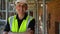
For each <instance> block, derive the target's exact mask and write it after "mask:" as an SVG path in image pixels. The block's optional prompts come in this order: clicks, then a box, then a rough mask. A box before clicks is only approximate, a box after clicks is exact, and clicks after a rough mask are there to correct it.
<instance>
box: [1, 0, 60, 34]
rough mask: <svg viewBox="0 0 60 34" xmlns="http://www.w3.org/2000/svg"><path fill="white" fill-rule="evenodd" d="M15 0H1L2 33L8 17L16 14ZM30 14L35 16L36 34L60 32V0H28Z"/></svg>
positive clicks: (59, 33) (58, 33) (55, 33)
mask: <svg viewBox="0 0 60 34" xmlns="http://www.w3.org/2000/svg"><path fill="white" fill-rule="evenodd" d="M14 1H15V0H0V34H3V31H4V28H5V25H6V24H7V20H8V17H10V16H13V15H15V14H16V10H15V6H14ZM27 4H28V10H27V12H28V15H32V16H33V17H34V18H35V34H60V0H27Z"/></svg>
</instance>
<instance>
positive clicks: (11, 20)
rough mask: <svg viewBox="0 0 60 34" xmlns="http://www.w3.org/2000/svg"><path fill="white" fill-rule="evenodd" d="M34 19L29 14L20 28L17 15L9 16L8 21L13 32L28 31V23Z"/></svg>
mask: <svg viewBox="0 0 60 34" xmlns="http://www.w3.org/2000/svg"><path fill="white" fill-rule="evenodd" d="M32 19H33V17H31V16H27V17H26V19H24V20H23V21H22V23H21V25H20V28H19V29H18V21H17V19H16V15H14V16H11V17H9V19H8V21H9V24H10V30H11V31H12V32H26V30H27V28H28V25H29V23H30V21H31V20H32Z"/></svg>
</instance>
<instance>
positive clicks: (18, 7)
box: [16, 2, 27, 14]
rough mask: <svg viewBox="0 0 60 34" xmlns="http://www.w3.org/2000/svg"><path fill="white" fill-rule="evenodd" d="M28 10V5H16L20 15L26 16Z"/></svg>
mask: <svg viewBox="0 0 60 34" xmlns="http://www.w3.org/2000/svg"><path fill="white" fill-rule="evenodd" d="M26 10H27V4H25V3H20V2H18V3H17V4H16V11H17V13H18V14H24V13H25V12H26Z"/></svg>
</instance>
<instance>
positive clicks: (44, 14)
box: [43, 0, 47, 34]
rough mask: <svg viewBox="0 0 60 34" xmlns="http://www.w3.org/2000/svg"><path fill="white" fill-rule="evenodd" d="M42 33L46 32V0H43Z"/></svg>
mask: <svg viewBox="0 0 60 34" xmlns="http://www.w3.org/2000/svg"><path fill="white" fill-rule="evenodd" d="M43 29H44V32H43V34H47V11H46V0H43Z"/></svg>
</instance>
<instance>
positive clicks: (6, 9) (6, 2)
mask: <svg viewBox="0 0 60 34" xmlns="http://www.w3.org/2000/svg"><path fill="white" fill-rule="evenodd" d="M5 2H6V23H7V10H8V9H7V0H5Z"/></svg>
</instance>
